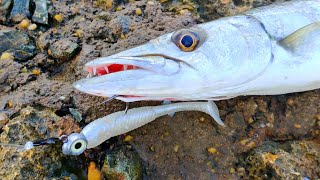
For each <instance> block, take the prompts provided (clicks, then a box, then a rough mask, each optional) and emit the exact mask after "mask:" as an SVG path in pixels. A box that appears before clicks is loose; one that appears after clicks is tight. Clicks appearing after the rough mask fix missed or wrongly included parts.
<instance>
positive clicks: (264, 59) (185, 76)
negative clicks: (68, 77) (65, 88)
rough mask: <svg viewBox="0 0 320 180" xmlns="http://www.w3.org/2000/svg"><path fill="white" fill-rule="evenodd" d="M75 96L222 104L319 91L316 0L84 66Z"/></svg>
mask: <svg viewBox="0 0 320 180" xmlns="http://www.w3.org/2000/svg"><path fill="white" fill-rule="evenodd" d="M85 68H86V70H87V71H88V72H89V76H90V77H89V78H85V79H81V80H79V81H78V82H76V83H75V84H74V87H75V88H77V89H78V90H80V91H82V92H85V93H88V94H92V95H98V96H104V97H111V96H114V95H116V98H117V99H120V100H123V101H125V102H132V101H140V100H179V101H193V100H222V99H229V98H233V97H236V96H244V95H276V94H286V93H292V92H301V91H308V90H313V89H317V88H320V74H319V73H318V71H319V68H320V1H319V0H299V1H289V2H284V3H275V4H273V5H270V6H265V7H260V8H257V9H253V10H250V11H247V12H245V13H243V14H240V15H236V16H231V17H225V18H220V19H218V20H215V21H212V22H208V23H204V24H199V25H196V26H194V27H191V28H189V29H182V30H179V31H176V32H172V33H169V34H165V35H163V36H160V37H158V38H157V39H154V40H151V41H150V42H148V43H146V44H144V45H140V46H138V47H135V48H132V49H129V50H126V51H123V52H120V53H118V54H114V55H112V56H109V57H101V58H98V59H95V60H93V61H91V62H89V63H87V64H86V65H85Z"/></svg>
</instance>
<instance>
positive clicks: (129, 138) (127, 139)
mask: <svg viewBox="0 0 320 180" xmlns="http://www.w3.org/2000/svg"><path fill="white" fill-rule="evenodd" d="M132 140H133V136H130V135H126V136H125V137H124V139H123V142H129V141H132Z"/></svg>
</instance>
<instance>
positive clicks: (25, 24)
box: [19, 19, 30, 29]
mask: <svg viewBox="0 0 320 180" xmlns="http://www.w3.org/2000/svg"><path fill="white" fill-rule="evenodd" d="M29 24H30V22H29V20H27V19H23V20H22V21H21V22H20V24H19V26H20V28H21V29H27V28H28V26H29Z"/></svg>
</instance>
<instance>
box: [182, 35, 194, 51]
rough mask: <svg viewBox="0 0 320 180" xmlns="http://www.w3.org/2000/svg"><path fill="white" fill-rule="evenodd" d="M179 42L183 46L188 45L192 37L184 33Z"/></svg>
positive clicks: (191, 42) (190, 43) (191, 41)
mask: <svg viewBox="0 0 320 180" xmlns="http://www.w3.org/2000/svg"><path fill="white" fill-rule="evenodd" d="M181 44H182V45H184V46H185V47H187V48H188V47H190V46H192V44H193V39H192V37H191V36H189V35H185V36H183V38H182V39H181Z"/></svg>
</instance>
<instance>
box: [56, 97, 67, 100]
mask: <svg viewBox="0 0 320 180" xmlns="http://www.w3.org/2000/svg"><path fill="white" fill-rule="evenodd" d="M58 99H59V100H61V101H64V100H66V99H67V98H66V97H65V96H60V97H59V98H58Z"/></svg>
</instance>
